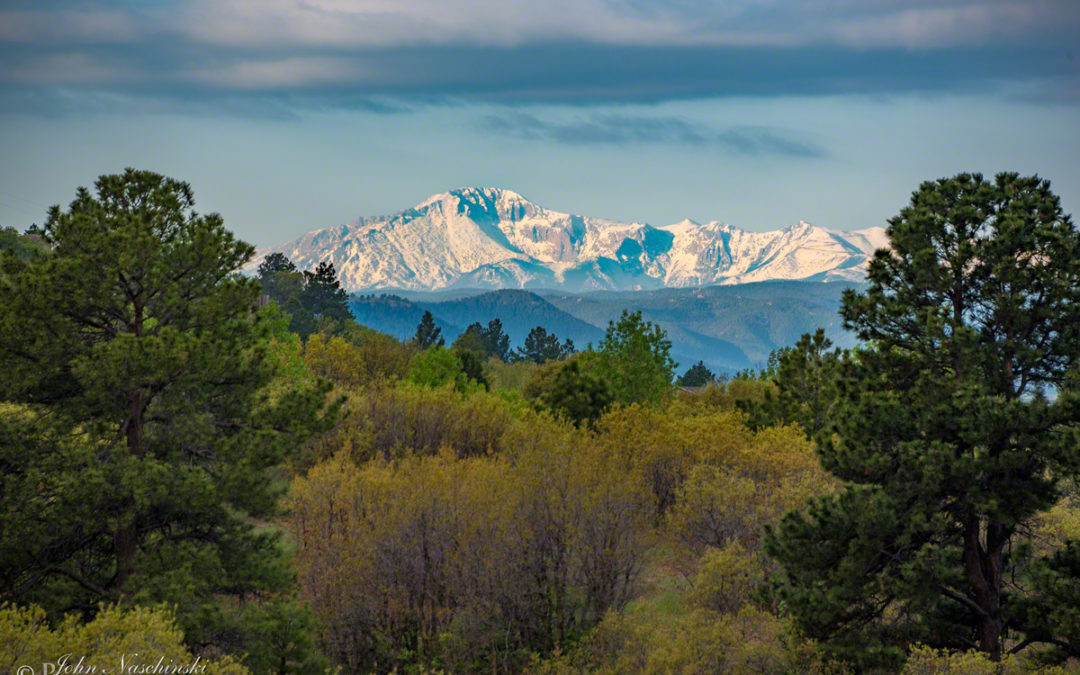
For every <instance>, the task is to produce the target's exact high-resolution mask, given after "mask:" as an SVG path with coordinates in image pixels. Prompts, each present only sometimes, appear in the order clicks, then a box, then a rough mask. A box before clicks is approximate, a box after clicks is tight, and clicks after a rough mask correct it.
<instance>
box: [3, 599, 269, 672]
mask: <svg viewBox="0 0 1080 675" xmlns="http://www.w3.org/2000/svg"><path fill="white" fill-rule="evenodd" d="M64 655H68V659H67V661H68V663H67V667H68V668H74V667H75V666H76V664H77V663H78V662H79V660H80V659H82V660H83V667H86V668H88V667H90V666H96V667H98V668H99V669H101V670H108V671H109V672H119V671H120V666H121V659H122V658H123V659H124V660H125V663H126V666H131V665H145V666H146V667H148V668H149V667H152V666H153V665H154V664H156V663H157V662H158V659H159V658H160V659H161V660H162V664H163V665H164V666H168V665H170V664H175V665H178V666H183V665H185V664H194V663H195V659H196V657H195V655H193V654H192V653H191V652H189V651H188V650H187V648H186V647H185V646H184V634H183V633H182V632H181V631H180V629H179V628H177V627H176V624H175V622H174V620H173V615H172V612H170V611H169V610H167V609H165V608H161V607H155V608H149V607H132V608H121V607H118V606H115V605H112V606H108V607H105V606H103V607H101V609H100V611H99V612H98V613H97V615H96V616H95V617H94V619H93V620H92V621H90V622H89V623H81V622H80V621H79V620H78V619H76V618H75V617H74V616H70V615H69V616H68V617H67V618H65V619H64V620H63V621H62V622H60V624H59V625H57V626H56V627H50V626H49V625H48V623H47V622H46V621H45V611H44V610H43V609H41V608H40V607H33V606H31V607H15V606H12V605H7V604H5V605H0V671H3V672H6V673H14V672H17V669H18V668H19V666H30V667H32V668H33V669H34V671H33V672H42V671H43V670H45V669H46V668H47V666H45V665H44V664H50V666H48V667H55V665H56V664H57V661H58V659H61V658H63V657H64ZM198 665H199V666H203V665H205V666H206V669H205V671H202V672H206V673H210V674H214V675H242V674H243V673H247V672H248V670H247V668H244V667H243V666H242V665H240V664H239V663H237V662H236V661H233V660H232V658H231V657H228V656H225V657H223V658H222V659H221V660H220V661H207V660H205V659H201V658H200V660H199V663H198ZM55 672H60V670H59V669H57V670H56V671H55ZM65 672H76V671H75V670H69V671H65ZM82 672H88V671H82ZM99 672H100V671H99ZM125 672H126V671H125ZM147 672H149V671H147ZM196 672H197V671H196Z"/></svg>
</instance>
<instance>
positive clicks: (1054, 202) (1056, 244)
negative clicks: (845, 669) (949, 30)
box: [766, 173, 1080, 671]
mask: <svg viewBox="0 0 1080 675" xmlns="http://www.w3.org/2000/svg"><path fill="white" fill-rule="evenodd" d="M888 235H889V242H890V248H889V249H885V250H879V251H878V252H877V253H876V255H875V257H874V258H873V260H872V261H871V263H870V268H869V275H868V281H869V286H868V287H867V289H866V290H865V292H861V293H860V292H856V291H853V290H849V291H847V292H846V294H845V296H844V299H843V305H842V309H841V315H842V317H843V319H844V324H845V327H846V328H848V329H849V330H852V331H854V332H855V333H856V334H857V335H858V336H859V338H860V340H861V341H862V344H863V346H862V347H861V348H859V349H857V350H855V351H854V352H853V353H852V354H850V355H849V356H847V357H846V358H845V359H844V361H843V363H842V364H841V366H840V367H839V368H838V371H839V372H838V375H837V377H838V382H837V386H838V391H839V397H838V401H837V404H836V406H835V407H834V409H833V412H832V415H831V420H829V423H828V424H825V425H824V426H823V427H822V428H821V429H820V430H819V431H818V432H817V433H816V434H815V437H816V440H817V444H818V449H819V453H820V458H821V461H822V464H823V466H825V468H827V469H828V470H829V471H831V472H832V473H833V474H835V475H836V476H837V477H839V478H840V479H841V480H842V481H844V483H843V487H842V488H840V489H839V490H838V491H837V492H836V493H835V494H832V495H827V496H822V497H818V498H816V499H815V500H814V501H812V502H811V503H810V504H809V505H808V507H807V509H805V510H804V511H802V512H792V513H789V514H788V515H786V516H785V517H784V519H783V520H782V521H781V522H780V523H779V524H778V525H777V527H775V528H772V529H770V530H769V531H768V532H767V535H766V541H767V551H768V553H769V554H770V555H771V556H772V557H773V558H774V559H775V560H776V561H777V562H779V564H780V570H781V571H780V573H779V575H778V577H777V580H776V584H777V585H776V591H777V597H778V599H779V601H780V603H781V605H782V606H783V607H784V608H786V610H787V611H788V612H790V613H791V615H792V616H793V617H794V618H795V622H796V624H797V626H798V627H799V629H800V630H801V631H802V632H803V633H804V634H805V635H807V636H808V637H812V638H814V639H817V640H818V641H820V642H821V644H822V645H823V646H825V647H826V648H827V649H829V650H830V651H831V652H832V653H833V654H834V655H836V656H838V657H840V658H843V659H844V660H847V661H849V662H850V663H851V664H852V665H854V666H855V667H856V668H857V669H858V670H860V671H862V670H878V669H884V670H890V669H893V668H898V667H899V666H900V665H901V664H902V663H903V661H904V658H905V656H906V652H907V650H908V649H910V648H911V647H912V646H913V645H915V644H920V643H921V644H925V645H929V646H932V647H936V648H944V649H955V650H970V649H975V650H979V651H982V652H985V653H986V654H987V655H988V656H989V657H990V658H991V659H993V660H999V659H1001V658H1003V657H1004V656H1005V655H1007V654H1010V653H1019V652H1022V651H1025V650H1038V651H1039V657H1040V658H1041V659H1045V660H1063V659H1065V658H1067V657H1070V656H1071V657H1077V656H1080V542H1074V541H1070V542H1066V543H1065V544H1064V545H1058V546H1055V547H1051V548H1050V550H1046V549H1047V547H1046V546H1040V545H1039V542H1038V541H1037V539H1036V538H1035V537H1034V536H1033V531H1034V527H1033V525H1034V524H1035V523H1036V522H1037V519H1038V518H1039V517H1040V515H1041V514H1044V513H1045V512H1046V511H1047V510H1049V509H1051V508H1052V507H1053V506H1054V505H1055V504H1056V503H1057V502H1058V501H1059V500H1060V499H1061V498H1062V496H1063V494H1064V493H1065V491H1066V490H1068V489H1070V486H1072V487H1075V485H1076V483H1075V481H1076V478H1077V474H1078V470H1080V232H1078V231H1077V229H1076V228H1075V227H1074V226H1073V224H1072V222H1071V220H1070V218H1069V216H1068V215H1066V214H1065V213H1064V212H1063V210H1062V207H1061V203H1060V200H1059V199H1058V197H1057V196H1055V195H1054V194H1053V193H1052V192H1051V191H1050V184H1049V182H1047V181H1045V180H1042V179H1040V178H1038V177H1021V176H1019V175H1018V174H1015V173H1002V174H999V175H997V176H996V177H995V178H994V179H993V180H989V179H984V178H983V177H982V176H981V175H979V174H960V175H957V176H955V177H953V178H944V179H940V180H937V181H933V182H926V183H923V184H922V185H921V186H920V187H919V189H918V190H917V191H916V192H915V193H913V195H912V198H911V203H910V204H909V205H908V206H907V207H905V208H904V209H903V210H902V211H901V212H900V214H899V215H898V216H897V217H895V218H893V219H892V220H890V221H889V228H888Z"/></svg>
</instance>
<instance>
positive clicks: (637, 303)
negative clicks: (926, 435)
mask: <svg viewBox="0 0 1080 675" xmlns="http://www.w3.org/2000/svg"><path fill="white" fill-rule="evenodd" d="M856 287H857V285H856V284H849V283H833V284H819V283H805V282H764V283H751V284H742V285H738V286H710V287H707V288H669V289H659V290H655V291H638V292H594V293H586V294H570V293H564V292H561V291H544V292H541V293H533V292H528V291H521V290H501V291H491V292H481V291H476V290H472V291H466V290H456V289H455V290H446V291H438V292H408V291H403V292H401V294H400V295H366V296H359V297H353V298H352V300H351V302H350V307H351V309H352V311H353V314H354V315H355V316H356V319H357V321H359V322H360V323H362V324H365V325H367V326H370V327H372V328H375V329H377V330H380V331H383V332H386V333H390V334H392V335H395V336H397V337H399V338H409V337H412V335H413V334H414V333H415V331H416V325H417V324H418V323H419V321H420V317H421V316H423V313H424V311H425V310H427V311H430V312H431V313H432V314H433V315H434V316H435V319H436V322H437V324H438V325H439V326H440V327H441V328H442V329H443V335H444V336H445V337H446V339H447V343H450V342H452V341H453V339H454V338H455V337H456V336H457V335H458V333H460V332H461V331H463V330H464V329H465V327H466V326H468V325H469V324H471V323H474V322H479V323H481V324H482V325H487V322H488V321H490V320H492V319H495V318H498V319H499V320H500V321H502V323H503V328H504V330H505V331H506V333H507V334H508V335H509V336H510V340H511V344H512V345H513V346H520V345H521V344H522V342H523V341H524V340H525V336H526V335H528V333H529V331H530V330H531V329H532V328H533V327H535V326H543V327H544V328H545V329H546V330H547V331H548V332H553V333H555V334H556V335H558V336H559V338H560V339H566V338H570V339H571V340H573V341H574V344H575V345H577V347H578V348H579V349H580V348H584V347H585V346H586V345H587V344H589V343H594V344H595V343H598V342H599V341H600V339H601V338H602V337H603V335H604V329H606V328H607V325H608V322H609V321H612V320H616V319H618V317H619V315H620V314H621V312H622V311H623V310H630V311H634V310H641V312H642V314H643V316H644V317H645V318H646V319H648V320H650V321H653V322H654V323H657V324H659V325H660V326H661V327H663V328H664V329H665V330H666V331H667V333H668V337H669V338H670V339H671V342H672V356H673V358H674V359H675V360H676V361H678V362H679V364H680V365H679V372H680V373H681V372H682V371H684V370H685V369H686V368H688V367H689V366H690V365H692V364H694V363H697V362H698V361H699V360H702V361H704V362H705V363H706V365H708V366H709V367H710V368H712V369H713V370H714V371H716V372H728V373H731V372H734V371H737V370H742V369H744V368H750V367H760V366H762V365H764V363H765V361H766V359H768V356H769V353H770V352H771V351H773V350H774V349H778V348H780V347H786V346H789V345H792V344H794V343H795V342H796V341H797V340H798V339H799V337H800V336H801V335H802V334H803V333H810V332H813V331H814V330H816V329H817V328H819V327H820V328H824V329H825V331H826V334H828V336H829V337H830V338H831V339H832V340H833V341H834V342H836V343H837V344H839V345H841V346H845V347H848V346H852V345H853V344H854V337H853V336H852V335H851V334H850V333H846V332H844V331H843V328H842V327H841V325H840V317H839V316H838V314H837V311H838V309H839V306H840V297H841V295H842V294H843V291H844V290H845V289H847V288H856ZM402 296H405V297H402Z"/></svg>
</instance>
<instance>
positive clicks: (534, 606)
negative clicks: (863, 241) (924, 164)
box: [0, 169, 1080, 675]
mask: <svg viewBox="0 0 1080 675" xmlns="http://www.w3.org/2000/svg"><path fill="white" fill-rule="evenodd" d="M194 206H195V200H194V196H193V195H192V192H191V189H190V188H189V186H188V185H187V184H185V183H183V182H180V181H176V180H173V179H170V178H166V177H163V176H160V175H158V174H154V173H150V172H145V171H135V170H130V169H129V170H127V171H126V172H124V173H123V174H119V175H107V176H102V177H101V178H100V179H99V180H98V182H97V183H96V185H95V187H94V189H93V190H89V189H84V188H80V189H79V190H78V192H77V193H76V197H75V200H74V201H72V202H71V204H70V205H69V206H68V207H66V208H60V207H54V208H53V209H52V210H51V211H50V213H49V218H48V221H47V222H46V223H45V225H44V227H43V228H42V234H41V235H35V236H34V237H32V238H28V237H27V236H25V235H18V234H17V233H14V232H12V231H4V232H3V234H4V237H3V238H2V239H0V243H2V244H3V246H2V249H3V250H2V252H0V254H2V257H0V363H2V364H3V365H2V368H3V372H2V377H0V466H2V467H3V473H2V480H0V602H2V603H3V604H2V605H0V638H2V639H0V671H4V672H9V671H10V672H19V673H20V675H24V674H25V673H27V672H31V671H26V670H19V668H20V667H22V666H27V665H29V666H31V667H32V668H34V669H36V670H35V671H33V672H42V670H43V668H44V666H45V664H49V665H50V666H55V665H56V663H57V662H58V660H59V659H60V658H61V657H62V656H63V655H65V654H67V655H70V656H71V663H72V664H73V663H74V662H75V661H76V660H78V659H80V658H81V659H82V660H83V662H84V663H85V664H87V665H97V666H100V667H102V668H110V669H111V668H115V667H116V664H117V663H119V662H120V659H121V658H126V659H129V660H130V659H135V658H136V657H138V658H139V659H142V661H140V662H139V663H142V664H143V665H144V666H146V667H149V665H152V664H153V663H155V662H158V659H159V657H160V659H161V662H162V663H164V664H165V665H169V664H172V665H173V666H175V668H176V669H174V670H173V671H171V672H184V671H181V670H177V669H178V668H181V667H183V666H184V665H185V664H187V665H190V664H192V663H198V664H199V667H203V668H205V670H204V671H202V672H218V673H244V672H251V673H327V672H338V673H368V672H373V673H395V672H396V673H472V672H476V673H481V672H483V673H611V674H615V673H620V674H621V673H676V672H678V673H703V674H704V673H724V672H731V673H836V674H839V673H857V672H902V673H911V674H915V673H987V674H990V673H995V674H996V673H1021V672H1031V671H1039V672H1049V673H1080V613H1078V609H1077V608H1078V607H1080V503H1078V500H1080V491H1078V487H1077V485H1078V484H1077V477H1078V472H1080V232H1078V231H1077V230H1076V228H1075V226H1074V225H1073V224H1072V222H1071V220H1070V218H1069V217H1068V216H1067V215H1066V214H1065V213H1064V212H1063V211H1062V209H1061V206H1060V203H1059V201H1058V199H1057V197H1056V196H1055V195H1053V193H1052V192H1050V189H1049V184H1048V183H1047V182H1045V181H1042V180H1040V179H1038V178H1025V177H1021V176H1018V175H1016V174H1000V175H998V176H996V177H994V178H993V179H985V178H983V177H982V176H979V175H968V174H961V175H959V176H956V177H953V178H948V179H941V180H938V181H933V182H927V183H924V184H922V185H921V186H920V187H919V189H918V191H916V192H915V193H914V194H913V195H912V199H911V203H910V204H909V205H908V206H907V207H905V208H904V209H903V211H902V212H901V213H900V214H899V215H898V216H897V217H895V218H894V219H893V220H892V221H890V227H889V230H888V234H889V237H890V249H888V250H882V251H879V252H878V254H877V255H876V257H875V258H874V260H873V261H872V262H871V264H870V277H869V285H867V286H850V287H847V288H845V289H844V293H843V297H842V299H841V301H840V303H839V310H840V311H839V314H838V315H837V316H836V317H834V318H833V319H832V321H833V322H834V325H838V326H842V327H843V328H844V329H846V330H848V331H851V332H852V333H854V334H855V335H857V336H858V340H859V346H858V347H854V346H853V344H852V343H844V344H840V345H836V344H833V342H832V341H831V340H830V338H829V335H830V334H829V333H827V332H826V330H824V328H826V327H827V326H822V327H821V328H822V330H817V331H812V332H811V333H809V334H806V335H803V336H801V337H800V336H796V335H794V334H790V333H788V332H784V331H783V330H778V331H773V332H769V333H767V334H761V335H758V336H757V337H758V339H759V341H760V344H761V345H763V347H762V349H764V346H765V345H768V346H770V347H771V346H772V345H776V346H777V347H778V348H776V349H774V350H773V351H772V353H771V356H769V357H768V358H767V365H766V366H765V367H764V368H761V369H759V370H756V371H746V372H743V373H741V374H740V375H738V376H737V377H733V378H721V379H717V378H715V376H714V375H713V372H712V371H711V370H710V369H709V368H708V367H707V366H706V364H705V363H704V362H702V360H701V359H702V357H699V358H696V359H692V360H690V361H689V362H688V363H684V364H680V365H678V366H676V363H675V359H673V353H672V351H673V349H672V335H671V333H670V332H669V331H667V330H665V328H664V327H663V325H661V323H660V321H661V319H663V318H664V317H668V316H671V317H672V320H674V316H675V315H684V316H683V317H682V320H683V322H684V324H685V325H691V324H690V323H689V322H691V321H693V320H695V319H693V316H694V314H695V313H696V312H699V311H702V310H701V307H702V306H703V304H704V305H708V306H709V307H712V308H713V310H712V311H713V313H712V315H711V316H710V317H709V318H702V319H700V320H701V321H721V320H725V321H729V322H731V323H732V324H733V325H739V326H741V327H738V328H732V330H733V331H749V332H751V333H754V331H755V330H756V328H755V327H754V323H753V321H752V320H751V318H752V315H753V310H752V309H747V308H745V307H744V306H743V305H741V304H739V303H738V302H735V301H733V300H731V299H730V298H728V299H726V300H724V301H723V302H720V301H718V300H716V298H717V297H719V296H713V295H712V294H711V291H710V289H698V291H699V292H700V293H701V294H702V297H700V298H696V299H692V298H690V297H686V296H683V295H679V294H673V295H666V293H668V292H667V291H662V292H657V293H653V294H649V295H647V296H637V297H640V298H641V300H640V307H635V306H630V300H629V296H625V297H624V296H621V295H620V296H618V297H617V298H616V299H617V300H618V301H619V302H624V303H626V304H627V305H628V306H626V307H621V308H620V310H621V311H620V312H619V313H618V314H617V315H616V316H614V317H612V318H611V320H610V321H608V322H605V323H604V324H603V325H604V326H605V328H604V329H603V330H601V329H597V334H596V335H595V336H594V338H593V339H590V341H591V342H592V343H593V344H592V346H591V348H585V345H584V344H581V343H579V342H578V341H577V337H576V334H575V335H570V334H568V333H567V332H564V329H563V327H562V326H561V325H560V326H559V327H555V326H551V325H549V326H529V325H528V324H529V323H531V321H527V322H523V323H521V327H522V328H524V327H528V334H527V336H526V335H523V336H522V338H523V339H522V341H521V344H520V345H517V344H514V343H516V342H517V340H516V339H515V340H514V343H511V340H510V334H511V333H512V332H514V331H516V330H518V326H517V325H516V324H515V323H513V321H514V319H506V318H503V319H500V317H499V316H498V315H496V312H498V310H499V308H500V307H501V304H500V302H498V301H499V300H500V298H501V296H495V297H494V299H491V298H489V300H491V302H490V304H484V302H487V301H483V300H476V299H472V300H471V303H472V304H471V305H470V304H468V303H469V301H470V299H465V301H464V302H463V304H461V305H460V306H461V307H466V306H467V307H469V312H470V313H466V312H465V311H464V310H462V311H461V313H457V314H452V315H450V316H449V317H446V318H449V319H450V320H451V321H452V323H450V322H447V321H443V322H439V321H437V320H436V317H435V316H434V315H433V312H432V311H424V309H426V307H431V308H434V307H435V304H432V305H428V306H426V307H425V306H422V305H412V306H413V307H416V309H417V310H419V313H418V314H417V313H415V312H414V313H413V314H412V315H411V317H410V318H409V325H406V326H402V327H401V329H400V330H397V331H396V333H397V334H396V335H389V334H387V333H384V332H380V331H377V330H374V329H372V328H371V327H369V326H364V325H362V321H361V322H357V321H356V320H354V316H355V317H360V318H361V319H362V318H363V316H364V315H363V313H362V311H364V310H363V307H365V306H370V307H369V309H370V308H371V307H377V306H378V305H379V303H374V302H371V299H370V298H368V299H364V298H360V299H358V300H356V299H354V300H353V301H352V302H350V300H349V299H348V298H347V297H346V294H345V292H344V291H343V290H342V288H341V284H340V281H339V279H338V278H337V272H336V271H335V269H334V267H333V265H330V264H326V265H319V266H318V267H316V268H315V269H311V270H303V269H298V268H297V266H296V265H295V264H294V263H293V262H292V261H290V260H289V259H288V258H286V257H285V256H284V255H281V254H276V255H274V256H267V257H266V258H265V259H263V260H261V261H252V256H253V254H254V249H253V248H252V247H251V246H249V245H248V244H246V243H244V242H241V241H239V240H237V239H236V238H235V237H233V235H232V234H231V233H230V232H229V230H228V229H227V227H226V226H225V223H224V222H223V221H222V219H221V217H220V216H218V215H216V214H209V215H202V214H199V213H198V212H196V211H195V209H194ZM252 262H257V263H258V274H257V276H256V277H254V278H251V277H247V276H244V275H242V274H241V273H240V270H241V269H242V268H243V267H244V266H245V265H249V264H250V263H252ZM786 290H787V289H783V288H781V287H770V286H766V285H760V286H758V287H756V288H755V289H753V290H751V291H746V293H747V296H746V298H745V299H750V300H753V302H789V301H784V300H781V298H782V297H784V294H783V293H781V291H784V292H786ZM725 297H727V296H725ZM798 297H799V296H796V300H792V301H790V302H791V305H790V307H789V308H788V309H787V310H785V311H788V312H790V313H793V314H795V313H800V312H803V313H808V314H810V315H814V316H816V314H815V312H817V311H818V309H819V308H818V306H816V305H814V304H813V303H812V301H811V300H810V299H809V298H803V299H802V300H799V299H798ZM515 299H516V300H520V298H515ZM549 300H551V302H552V303H553V304H554V305H555V306H556V307H560V308H561V309H562V310H563V312H565V313H569V314H576V315H579V316H585V315H587V314H588V313H589V312H590V311H591V310H590V309H588V306H587V303H589V302H592V300H589V299H585V300H581V309H580V310H578V311H577V312H575V311H572V310H571V309H570V308H569V307H561V305H560V299H559V298H557V297H549ZM402 302H404V301H402ZM575 302H577V301H575ZM365 303H366V304H365ZM567 304H568V305H569V302H568V301H567ZM350 308H351V311H350ZM358 308H360V309H358ZM553 309H554V308H553ZM640 310H644V311H640ZM371 311H376V310H375V309H371ZM410 311H411V310H410ZM556 311H559V310H556ZM563 312H560V314H561V313H563ZM489 313H490V316H489ZM530 316H532V315H530ZM552 316H554V315H552ZM403 338H404V339H403ZM568 338H572V339H568ZM695 363H696V365H694V364H695ZM677 382H681V384H682V385H684V386H682V387H679V386H677ZM133 654H134V655H136V656H132V655H133ZM140 655H141V656H140ZM196 659H198V661H197V662H196ZM69 665H70V664H69ZM56 672H60V671H56ZM71 672H75V671H71ZM99 672H102V671H99ZM110 672H111V671H110ZM133 672H150V671H133ZM162 672H166V671H162ZM189 672H195V671H189Z"/></svg>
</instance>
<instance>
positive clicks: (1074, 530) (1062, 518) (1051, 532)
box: [1032, 485, 1080, 554]
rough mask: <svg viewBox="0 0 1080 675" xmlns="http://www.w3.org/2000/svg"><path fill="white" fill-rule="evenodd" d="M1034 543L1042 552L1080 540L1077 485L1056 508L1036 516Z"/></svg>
mask: <svg viewBox="0 0 1080 675" xmlns="http://www.w3.org/2000/svg"><path fill="white" fill-rule="evenodd" d="M1034 525H1035V526H1034V528H1033V533H1032V543H1033V544H1034V546H1035V550H1036V551H1037V552H1038V553H1040V554H1046V553H1049V552H1050V551H1053V550H1056V549H1059V548H1061V547H1063V546H1064V545H1065V542H1066V541H1069V540H1080V493H1078V491H1077V489H1076V487H1075V485H1074V486H1071V489H1070V490H1069V491H1068V493H1067V494H1066V496H1065V497H1064V498H1063V499H1062V500H1061V501H1059V502H1058V503H1057V504H1056V505H1055V506H1054V508H1052V509H1050V510H1049V511H1044V512H1042V513H1040V514H1038V516H1037V517H1036V521H1035V524H1034Z"/></svg>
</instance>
